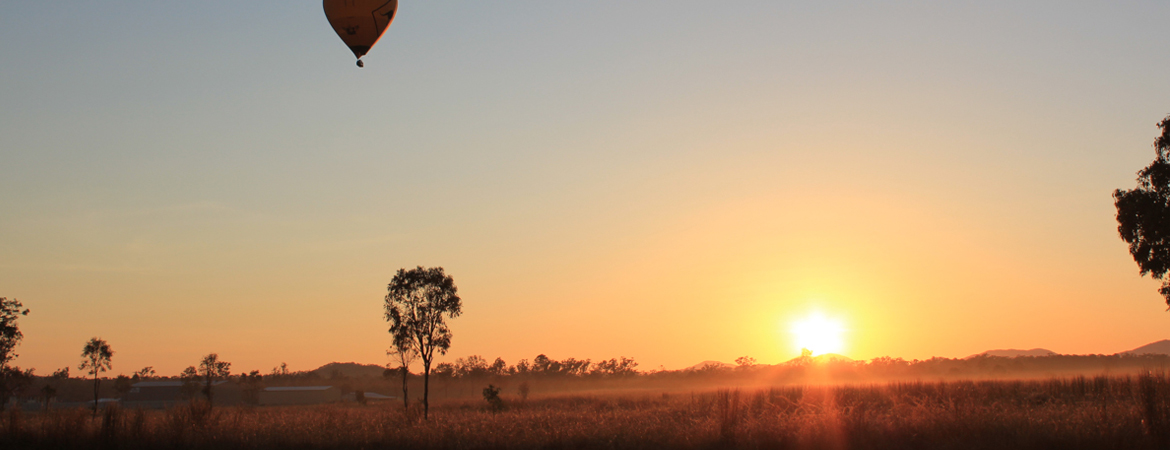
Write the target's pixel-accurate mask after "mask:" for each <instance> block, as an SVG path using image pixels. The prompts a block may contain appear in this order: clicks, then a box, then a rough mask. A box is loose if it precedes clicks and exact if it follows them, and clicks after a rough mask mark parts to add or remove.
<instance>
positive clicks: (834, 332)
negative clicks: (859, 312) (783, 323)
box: [791, 312, 845, 355]
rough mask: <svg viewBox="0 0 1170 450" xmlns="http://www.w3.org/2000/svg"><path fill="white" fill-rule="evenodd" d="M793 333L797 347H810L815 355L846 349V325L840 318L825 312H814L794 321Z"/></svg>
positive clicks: (799, 348)
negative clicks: (843, 337)
mask: <svg viewBox="0 0 1170 450" xmlns="http://www.w3.org/2000/svg"><path fill="white" fill-rule="evenodd" d="M791 331H792V334H793V335H794V336H795V338H796V339H795V343H796V349H797V350H798V351H800V350H801V349H806V348H807V349H809V350H811V351H812V352H813V355H822V354H825V353H840V352H841V351H842V350H844V349H845V341H844V340H843V339H842V336H843V335H844V334H845V327H844V326H843V325H842V324H841V321H840V320H836V319H831V318H829V317H825V315H824V314H821V313H819V312H814V313H812V314H809V315H808V316H807V317H804V318H803V319H800V320H797V321H795V322H793V323H792V328H791Z"/></svg>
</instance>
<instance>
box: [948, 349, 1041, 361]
mask: <svg viewBox="0 0 1170 450" xmlns="http://www.w3.org/2000/svg"><path fill="white" fill-rule="evenodd" d="M1055 354H1057V353H1056V352H1054V351H1052V350H1048V349H1046V348H1034V349H1031V350H1018V349H1014V348H1009V349H1001V350H988V351H985V352H983V353H976V354H974V355H971V356H968V357H966V358H963V359H971V358H974V357H976V356H999V357H1003V358H1015V357H1017V356H1052V355H1055Z"/></svg>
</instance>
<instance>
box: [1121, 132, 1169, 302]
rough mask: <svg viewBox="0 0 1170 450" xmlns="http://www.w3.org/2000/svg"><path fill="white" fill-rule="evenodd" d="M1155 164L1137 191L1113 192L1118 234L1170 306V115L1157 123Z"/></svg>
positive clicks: (1143, 172) (1141, 175) (1140, 179)
mask: <svg viewBox="0 0 1170 450" xmlns="http://www.w3.org/2000/svg"><path fill="white" fill-rule="evenodd" d="M1158 127H1159V128H1161V130H1162V134H1161V135H1160V136H1158V137H1157V138H1156V139H1154V151H1155V158H1154V161H1153V162H1151V163H1150V165H1149V166H1146V168H1144V169H1142V170H1141V171H1139V172H1138V178H1137V182H1138V185H1137V187H1136V188H1134V189H1131V190H1122V189H1118V190H1115V191H1113V199H1114V205H1115V206H1116V207H1117V224H1118V225H1117V232H1118V233H1119V234H1120V235H1121V239H1123V240H1125V242H1126V243H1128V244H1129V254H1130V255H1132V256H1133V260H1134V261H1135V262H1137V264H1138V268H1139V269H1140V271H1141V274H1142V275H1146V274H1149V275H1150V276H1151V277H1153V278H1155V279H1158V280H1161V281H1162V287H1161V288H1160V289H1158V292H1159V293H1161V294H1162V296H1163V297H1164V298H1165V299H1166V304H1167V305H1168V306H1170V279H1166V273H1167V272H1168V271H1170V116H1167V117H1166V118H1165V119H1163V120H1162V121H1161V122H1158Z"/></svg>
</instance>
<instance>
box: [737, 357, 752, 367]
mask: <svg viewBox="0 0 1170 450" xmlns="http://www.w3.org/2000/svg"><path fill="white" fill-rule="evenodd" d="M735 364H736V365H737V366H739V368H741V369H747V368H751V367H752V366H754V365H756V359H755V358H752V357H750V356H740V357H739V358H735Z"/></svg>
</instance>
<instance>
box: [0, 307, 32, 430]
mask: <svg viewBox="0 0 1170 450" xmlns="http://www.w3.org/2000/svg"><path fill="white" fill-rule="evenodd" d="M27 315H28V308H25V307H24V305H23V304H21V303H20V301H19V300H17V299H15V298H14V299H11V300H9V299H8V298H6V297H0V410H2V409H3V408H4V405H7V404H8V399H9V398H12V395H13V394H15V393H16V391H17V390H19V389H20V388H22V387H24V386H25V385H26V384H28V382H29V379H30V378H31V377H32V370H31V369H30V370H27V371H22V370H20V368H19V367H14V366H12V361H13V360H14V359H16V357H17V354H16V346H18V345H20V341H21V340H22V339H24V333H21V332H20V326H19V324H17V320H18V319H19V318H20V317H22V316H27Z"/></svg>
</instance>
